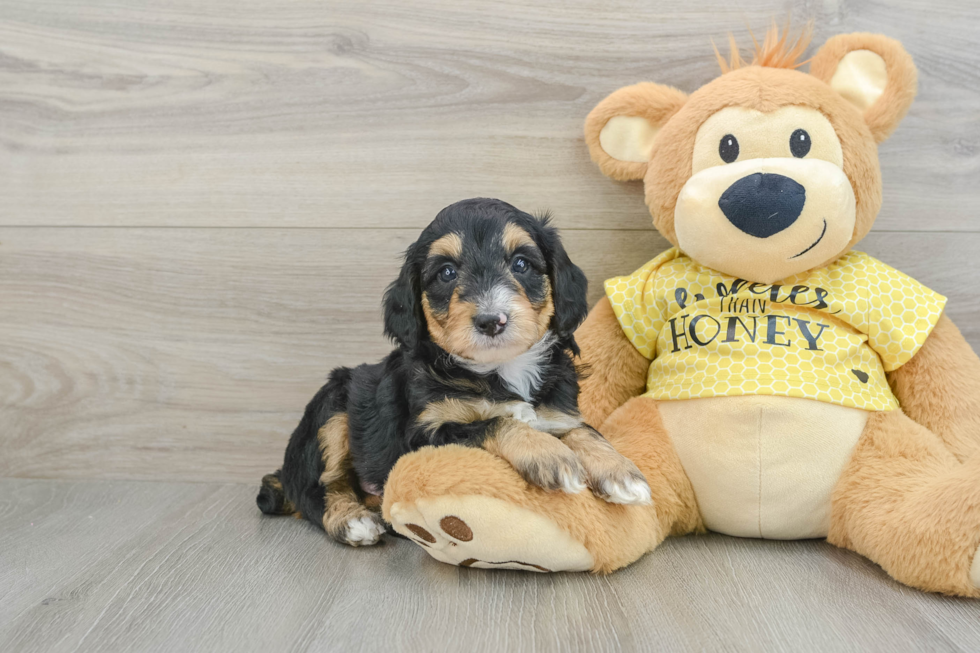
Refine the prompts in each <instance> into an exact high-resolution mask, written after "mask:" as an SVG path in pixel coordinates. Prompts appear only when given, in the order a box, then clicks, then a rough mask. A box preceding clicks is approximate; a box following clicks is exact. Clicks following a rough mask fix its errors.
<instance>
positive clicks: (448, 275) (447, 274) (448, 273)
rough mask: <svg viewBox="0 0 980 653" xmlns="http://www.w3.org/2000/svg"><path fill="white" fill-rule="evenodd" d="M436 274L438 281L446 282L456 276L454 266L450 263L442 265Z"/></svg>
mask: <svg viewBox="0 0 980 653" xmlns="http://www.w3.org/2000/svg"><path fill="white" fill-rule="evenodd" d="M438 276H439V280H440V281H445V282H446V283H449V282H450V281H452V280H453V279H455V278H456V268H454V267H453V266H451V265H444V266H442V268H441V269H440V270H439V275H438Z"/></svg>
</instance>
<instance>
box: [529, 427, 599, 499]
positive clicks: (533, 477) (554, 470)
mask: <svg viewBox="0 0 980 653" xmlns="http://www.w3.org/2000/svg"><path fill="white" fill-rule="evenodd" d="M549 437H550V436H549ZM552 439H553V440H554V442H555V444H556V445H559V446H560V448H558V447H555V448H554V449H552V450H550V451H536V452H534V453H532V454H529V455H527V456H523V457H521V458H519V459H517V460H514V461H511V464H512V465H514V469H516V470H517V473H518V474H520V475H521V476H522V477H523V478H524V480H525V481H527V482H528V483H530V484H531V485H537V486H538V487H540V488H543V489H545V490H549V491H555V490H561V491H562V492H567V493H568V494H578V493H579V492H581V491H582V490H584V489H585V488H586V484H585V477H586V476H585V469H583V468H582V463H580V462H579V460H578V457H576V455H575V453H574V452H573V451H572V450H571V449H569V448H568V447H566V446H565V445H563V444H561V442H560V441H559V440H557V439H554V438H552ZM563 450H564V451H563Z"/></svg>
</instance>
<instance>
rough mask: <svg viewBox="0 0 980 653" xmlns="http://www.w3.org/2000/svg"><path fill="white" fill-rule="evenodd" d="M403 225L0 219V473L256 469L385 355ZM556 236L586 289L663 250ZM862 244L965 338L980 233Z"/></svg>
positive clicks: (611, 234)
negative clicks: (945, 310)
mask: <svg viewBox="0 0 980 653" xmlns="http://www.w3.org/2000/svg"><path fill="white" fill-rule="evenodd" d="M416 235H417V232H416V231H415V230H408V229H385V230H364V229H144V228H126V229H119V228H55V229H39V228H0V306H2V307H3V311H2V312H0V444H2V447H3V452H4V455H3V456H0V476H29V477H45V478H52V477H54V478H91V477H99V478H134V479H144V478H145V479H160V480H163V479H167V480H208V479H214V480H221V481H244V482H250V481H254V480H256V479H257V478H258V477H259V476H260V475H261V474H262V473H264V472H267V471H271V470H272V469H274V468H275V466H276V465H278V463H279V460H280V457H281V455H282V448H283V446H284V445H285V441H286V438H287V436H288V434H289V432H290V431H291V430H292V428H293V427H294V426H295V423H296V422H297V421H298V419H299V416H300V414H301V411H302V408H303V406H304V405H305V403H306V401H308V400H309V398H310V397H311V396H312V395H313V393H314V392H315V391H316V389H317V388H318V387H319V385H320V383H322V380H323V378H324V376H325V375H326V373H327V372H328V371H329V370H330V369H331V368H332V367H334V366H336V365H352V364H357V363H360V362H364V361H369V360H373V359H376V358H379V357H381V356H383V355H384V354H385V353H386V352H387V351H388V350H389V345H388V344H387V343H386V342H385V340H384V339H383V337H382V335H381V324H380V297H381V293H382V291H383V289H384V287H385V285H386V284H387V283H388V282H390V281H391V280H392V279H393V278H394V276H395V274H396V271H397V267H398V257H399V255H400V252H401V251H402V250H403V249H404V248H405V247H406V246H407V245H408V244H409V243H410V242H411V241H412V239H413V238H414V237H415V236H416ZM565 240H566V243H567V246H568V249H569V252H570V254H571V256H572V257H573V260H575V261H577V262H578V263H579V264H580V265H581V266H582V267H583V269H585V271H586V272H587V274H588V275H589V278H590V280H591V282H592V283H591V291H590V296H591V299H592V300H593V301H594V300H595V299H596V298H598V297H599V296H600V295H601V280H602V279H604V278H606V277H609V276H612V275H614V274H619V273H624V272H628V271H631V270H634V269H636V268H637V267H639V266H640V265H642V264H643V263H644V262H646V261H647V260H649V259H650V258H652V257H653V256H654V255H655V254H656V253H658V252H659V251H661V250H662V249H664V248H665V247H666V242H665V241H663V239H661V238H660V237H659V236H657V235H656V234H655V233H654V232H653V231H652V230H646V231H637V232H632V231H590V230H568V231H566V232H565ZM865 245H866V247H865V249H867V250H868V251H869V252H871V253H873V254H875V255H877V256H880V257H882V258H883V259H885V260H886V261H888V262H891V263H892V264H894V265H896V266H898V267H900V268H901V269H903V270H904V271H905V272H907V273H909V274H911V275H913V276H915V277H916V278H918V279H920V280H921V281H922V282H923V283H926V284H927V285H930V286H931V287H933V288H935V289H936V290H938V291H940V292H943V293H946V294H948V295H949V296H950V298H951V306H950V314H951V315H952V316H953V318H954V319H955V320H956V321H957V322H958V323H959V324H960V326H961V327H962V328H963V330H964V332H965V333H966V335H967V337H968V338H970V340H971V342H972V343H973V344H974V346H980V327H978V326H976V325H977V324H978V323H980V299H978V298H977V295H976V293H975V292H974V291H973V285H974V284H973V283H972V282H971V281H970V280H974V279H978V278H980V258H978V257H976V256H974V252H976V251H977V250H978V248H980V235H978V234H913V233H904V234H900V233H885V234H875V235H872V236H870V237H869V238H868V239H867V241H866V242H865ZM927 261H928V262H927Z"/></svg>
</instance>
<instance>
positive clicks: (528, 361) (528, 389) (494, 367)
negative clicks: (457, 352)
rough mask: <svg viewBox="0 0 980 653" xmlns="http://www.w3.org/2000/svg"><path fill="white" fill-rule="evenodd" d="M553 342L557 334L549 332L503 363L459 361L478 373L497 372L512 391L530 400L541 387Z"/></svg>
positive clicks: (460, 359)
mask: <svg viewBox="0 0 980 653" xmlns="http://www.w3.org/2000/svg"><path fill="white" fill-rule="evenodd" d="M553 344H555V336H554V334H552V333H548V334H547V335H546V336H545V337H544V338H542V339H541V340H539V341H537V342H536V343H534V345H532V346H531V348H530V349H528V350H527V351H526V352H524V353H523V354H520V355H519V356H515V357H514V358H512V359H510V360H509V361H505V362H503V363H474V362H472V361H468V360H466V359H463V358H457V361H459V363H460V364H461V365H463V367H465V368H467V369H468V370H470V371H472V372H476V373H477V374H484V375H486V374H494V373H495V374H497V376H499V377H500V380H501V381H502V382H503V383H504V385H506V386H507V387H508V388H509V389H510V390H511V391H513V392H514V393H515V394H517V395H519V396H520V397H521V398H522V399H524V401H530V400H531V395H533V394H534V392H535V391H536V390H537V389H538V388H540V387H541V381H542V378H541V374H542V366H543V365H544V363H545V361H546V359H547V357H548V354H549V350H550V349H551V346H552V345H553Z"/></svg>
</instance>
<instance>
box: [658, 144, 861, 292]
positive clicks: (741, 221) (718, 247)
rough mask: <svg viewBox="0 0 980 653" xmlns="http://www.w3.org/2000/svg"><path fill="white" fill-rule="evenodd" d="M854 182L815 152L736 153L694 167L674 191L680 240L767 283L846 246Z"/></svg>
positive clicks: (723, 268) (701, 257)
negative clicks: (740, 157) (743, 156)
mask: <svg viewBox="0 0 980 653" xmlns="http://www.w3.org/2000/svg"><path fill="white" fill-rule="evenodd" d="M855 215H856V203H855V198H854V190H853V188H852V186H851V184H850V182H849V181H848V179H847V176H846V175H845V174H844V172H843V170H841V168H840V167H839V166H837V165H835V164H834V163H831V162H829V161H823V160H820V159H793V158H786V157H776V158H759V159H748V160H745V161H737V162H735V163H730V164H727V165H723V166H712V167H709V168H705V169H704V170H701V171H700V172H698V173H696V174H695V175H693V176H692V177H691V178H690V179H689V180H688V181H687V183H686V184H684V187H683V188H682V189H681V193H680V195H679V196H678V198H677V204H676V206H675V208H674V229H675V231H676V234H677V243H678V245H679V246H680V247H681V248H682V249H683V251H685V252H687V253H689V254H690V255H691V256H692V257H694V258H695V260H697V261H699V262H701V263H702V264H704V265H707V266H709V267H711V268H713V269H715V270H718V271H720V272H724V273H726V274H730V275H732V276H735V277H740V278H742V279H746V280H748V281H758V282H761V283H772V282H773V281H776V280H779V279H784V278H786V277H789V276H791V275H794V274H797V273H799V272H803V271H805V270H809V269H811V268H813V267H815V266H817V265H819V264H820V263H822V262H823V261H826V260H827V259H830V258H833V257H835V256H837V255H838V254H840V253H841V252H842V251H844V250H845V249H846V248H847V246H848V243H849V242H850V239H851V236H852V234H853V233H854V222H855Z"/></svg>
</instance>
